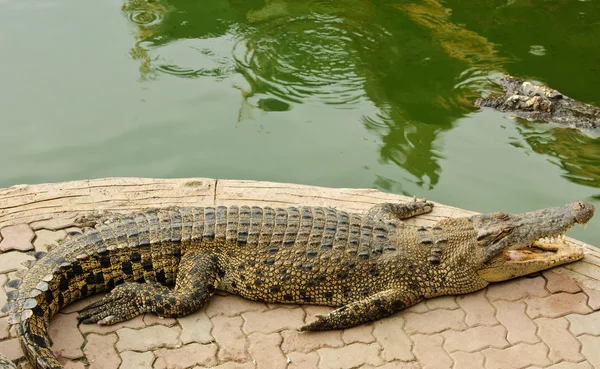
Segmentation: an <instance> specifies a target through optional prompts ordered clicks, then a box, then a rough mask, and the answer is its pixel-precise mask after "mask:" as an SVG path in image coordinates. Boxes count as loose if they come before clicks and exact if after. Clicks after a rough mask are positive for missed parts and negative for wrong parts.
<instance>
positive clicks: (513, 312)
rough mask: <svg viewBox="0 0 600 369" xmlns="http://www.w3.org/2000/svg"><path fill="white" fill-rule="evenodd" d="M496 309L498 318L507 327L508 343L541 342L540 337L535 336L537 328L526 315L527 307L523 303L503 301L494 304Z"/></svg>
mask: <svg viewBox="0 0 600 369" xmlns="http://www.w3.org/2000/svg"><path fill="white" fill-rule="evenodd" d="M493 304H494V306H495V307H496V312H497V313H496V318H498V320H499V321H500V323H502V325H503V326H504V327H506V329H507V331H508V334H507V337H506V338H507V340H508V342H510V343H512V344H515V343H518V342H529V343H535V342H539V341H540V339H539V337H538V336H537V335H536V334H535V333H536V331H537V327H536V326H535V324H534V323H533V322H532V321H531V319H530V318H529V317H528V316H527V314H525V309H526V308H527V306H526V305H525V303H524V302H521V301H503V300H497V301H494V302H493Z"/></svg>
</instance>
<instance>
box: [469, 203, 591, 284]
mask: <svg viewBox="0 0 600 369" xmlns="http://www.w3.org/2000/svg"><path fill="white" fill-rule="evenodd" d="M593 215H594V206H593V205H592V204H590V203H588V202H584V201H576V202H573V203H570V204H567V205H564V206H561V207H555V208H545V209H541V210H537V211H532V212H528V213H522V214H505V213H500V212H497V213H491V214H479V215H474V216H472V217H470V218H468V219H469V221H470V222H471V223H472V224H473V226H474V227H475V230H476V231H477V236H476V242H477V246H476V248H477V249H478V251H479V252H478V254H479V255H480V256H481V257H482V259H483V260H482V261H483V263H482V264H480V265H481V266H480V267H479V268H478V269H477V273H478V274H479V276H480V277H481V278H482V279H484V280H485V281H486V282H498V281H504V280H507V279H511V278H515V277H519V276H523V275H526V274H530V273H534V272H538V271H541V270H545V269H548V268H551V267H554V266H557V265H561V264H565V263H570V262H573V261H576V260H579V259H581V258H583V250H582V249H581V248H580V247H576V246H572V245H569V244H568V243H567V241H566V239H565V236H564V233H565V232H566V231H567V230H568V229H569V228H571V227H572V226H573V225H574V224H575V223H580V224H586V223H587V222H588V221H589V220H590V219H591V218H592V216H593Z"/></svg>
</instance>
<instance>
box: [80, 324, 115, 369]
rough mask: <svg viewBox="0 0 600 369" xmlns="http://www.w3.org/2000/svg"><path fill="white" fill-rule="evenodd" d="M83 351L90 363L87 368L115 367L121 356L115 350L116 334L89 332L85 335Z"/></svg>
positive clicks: (105, 368)
mask: <svg viewBox="0 0 600 369" xmlns="http://www.w3.org/2000/svg"><path fill="white" fill-rule="evenodd" d="M85 338H86V343H85V346H83V353H84V354H85V357H86V358H87V360H88V363H90V367H89V369H117V368H118V367H119V365H120V364H121V358H119V355H118V354H117V352H116V351H115V343H116V342H117V335H115V334H114V333H113V334H109V335H99V334H95V333H90V334H88V335H87V336H86V337H85Z"/></svg>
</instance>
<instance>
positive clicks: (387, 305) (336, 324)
mask: <svg viewBox="0 0 600 369" xmlns="http://www.w3.org/2000/svg"><path fill="white" fill-rule="evenodd" d="M421 300H422V298H421V297H419V296H417V295H414V294H408V293H405V292H402V291H399V290H396V289H390V290H386V291H381V292H378V293H376V294H373V295H371V296H369V297H367V298H365V299H362V300H359V301H355V302H352V303H350V304H347V305H344V306H342V307H340V308H337V309H335V310H333V311H330V312H329V313H328V314H326V315H317V320H316V321H314V322H312V323H309V324H306V325H304V326H302V327H300V329H299V330H300V331H326V330H331V329H346V328H351V327H354V326H357V325H359V324H363V323H366V322H370V321H373V320H377V319H381V318H384V317H386V316H389V315H392V314H394V313H397V312H398V311H400V310H402V309H404V308H407V307H409V306H412V305H414V304H416V303H417V302H419V301H421Z"/></svg>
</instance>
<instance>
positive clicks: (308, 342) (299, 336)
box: [280, 329, 344, 354]
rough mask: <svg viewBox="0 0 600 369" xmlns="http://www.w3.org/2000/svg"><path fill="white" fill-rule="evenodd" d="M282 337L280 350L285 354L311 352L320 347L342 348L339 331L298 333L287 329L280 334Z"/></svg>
mask: <svg viewBox="0 0 600 369" xmlns="http://www.w3.org/2000/svg"><path fill="white" fill-rule="evenodd" d="M280 334H281V337H283V344H282V345H281V350H282V351H283V352H284V353H285V354H287V353H290V352H294V351H299V352H311V351H314V350H316V349H319V348H322V347H342V346H343V345H344V342H343V341H342V332H341V331H340V330H333V331H322V332H298V331H297V330H295V329H289V330H285V331H282V332H280Z"/></svg>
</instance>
